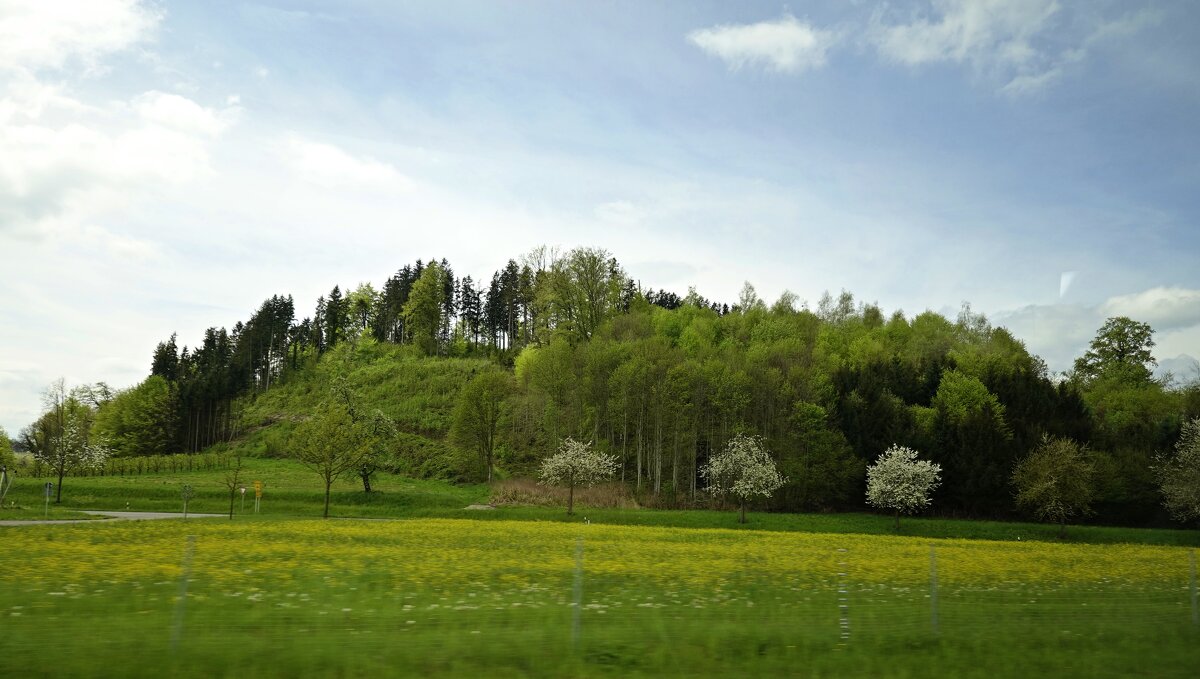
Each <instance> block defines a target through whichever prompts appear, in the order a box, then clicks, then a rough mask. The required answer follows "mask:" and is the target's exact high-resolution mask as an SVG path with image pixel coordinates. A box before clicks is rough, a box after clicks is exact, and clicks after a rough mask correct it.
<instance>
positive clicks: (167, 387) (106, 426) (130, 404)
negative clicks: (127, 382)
mask: <svg viewBox="0 0 1200 679" xmlns="http://www.w3.org/2000/svg"><path fill="white" fill-rule="evenodd" d="M175 399H176V395H175V394H174V393H173V392H172V388H171V384H170V383H169V382H168V381H167V380H166V379H164V378H163V377H160V376H158V375H151V376H150V377H147V378H146V379H145V380H144V381H142V383H141V384H139V385H137V386H136V387H132V388H130V389H126V390H124V391H120V392H118V393H117V394H116V395H115V396H114V397H113V398H112V399H111V400H109V401H107V402H105V403H103V404H102V405H101V406H100V408H99V409H98V410H97V412H96V422H95V425H94V432H95V434H96V435H97V436H98V437H100V438H101V439H103V440H104V441H106V442H107V443H108V445H109V447H110V448H112V451H113V455H116V456H120V457H125V456H132V455H165V454H167V453H170V452H171V448H172V446H173V445H174V441H172V438H171V437H172V432H173V431H174V427H175V423H174V421H173V419H174V413H175Z"/></svg>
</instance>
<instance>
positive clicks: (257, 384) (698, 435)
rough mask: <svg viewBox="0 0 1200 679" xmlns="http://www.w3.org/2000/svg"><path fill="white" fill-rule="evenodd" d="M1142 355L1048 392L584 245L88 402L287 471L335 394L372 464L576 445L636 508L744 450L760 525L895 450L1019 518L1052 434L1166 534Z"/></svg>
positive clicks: (858, 488) (1123, 339)
mask: <svg viewBox="0 0 1200 679" xmlns="http://www.w3.org/2000/svg"><path fill="white" fill-rule="evenodd" d="M1151 346H1153V340H1152V336H1151V330H1150V329H1149V327H1148V326H1144V325H1143V324H1140V323H1135V322H1133V321H1130V320H1129V319H1112V320H1110V323H1109V324H1106V326H1105V328H1104V329H1102V332H1101V333H1100V334H1099V335H1098V336H1097V339H1096V341H1095V342H1094V343H1093V347H1092V351H1090V352H1089V353H1088V355H1086V356H1083V357H1080V360H1079V362H1078V363H1077V364H1076V369H1075V370H1074V371H1072V372H1071V373H1070V374H1068V375H1066V376H1052V375H1050V374H1049V373H1048V371H1047V369H1046V366H1045V364H1044V363H1043V362H1042V360H1041V359H1039V358H1038V357H1036V356H1033V355H1031V354H1030V353H1029V352H1028V351H1027V350H1026V348H1025V347H1024V345H1023V344H1022V343H1021V341H1020V340H1019V339H1018V338H1015V337H1013V336H1012V335H1011V334H1010V333H1009V332H1008V331H1007V330H1005V329H1004V328H996V327H992V326H991V325H990V324H989V323H988V321H987V320H986V319H985V318H984V317H983V316H982V315H980V314H977V313H973V312H972V311H971V309H970V307H969V306H967V305H965V304H964V306H963V309H962V311H961V313H960V314H959V315H958V317H957V318H956V319H954V320H950V319H947V318H945V317H943V316H941V315H939V314H937V313H933V312H929V311H926V312H923V313H919V314H916V315H911V316H910V315H906V314H905V313H903V312H901V311H899V310H896V311H892V312H890V313H885V311H884V310H882V309H880V308H879V307H878V306H877V305H874V304H862V303H855V300H854V298H853V296H852V295H850V294H849V293H845V292H843V293H842V294H841V295H840V296H839V297H837V298H836V299H835V298H833V297H831V296H829V295H828V294H826V295H825V296H824V297H823V298H822V299H821V300H820V301H819V302H818V304H817V305H816V307H815V308H811V309H810V308H809V307H807V305H801V304H799V301H798V300H797V298H796V297H795V296H794V295H792V294H791V293H785V294H784V295H782V296H781V297H780V299H779V300H777V301H775V302H773V303H771V304H767V303H766V302H765V301H764V300H760V299H759V298H758V297H757V295H756V294H755V291H754V289H753V288H752V287H751V286H750V285H749V284H747V285H746V286H745V288H744V289H743V291H742V294H741V295H740V297H739V299H738V300H737V303H736V304H733V305H728V304H718V303H715V302H712V301H710V300H706V299H704V298H702V297H701V296H699V295H698V294H697V293H696V291H695V290H694V289H693V290H689V291H688V293H687V294H686V295H685V296H683V297H680V296H678V295H676V294H673V293H669V292H661V291H658V292H656V291H644V290H640V289H639V288H638V286H637V285H636V284H634V282H633V281H631V280H630V279H629V277H628V276H627V275H626V274H625V273H624V271H623V270H622V268H621V267H620V265H619V264H618V262H617V261H616V260H615V259H613V258H611V257H610V256H609V255H608V253H606V252H604V251H602V250H597V249H576V250H573V251H571V252H568V253H566V254H565V255H562V256H557V255H555V254H554V253H553V252H551V251H549V250H547V249H545V248H539V249H537V250H535V251H533V252H532V253H530V254H529V255H526V256H525V257H523V258H521V260H520V262H518V261H516V260H512V261H510V262H509V263H508V265H507V266H506V267H505V268H503V269H502V270H500V271H497V272H496V273H495V274H494V275H493V276H492V278H491V280H490V282H489V283H488V284H487V285H486V286H482V285H478V284H477V283H476V282H475V281H473V280H472V279H471V278H470V277H469V276H468V277H462V278H458V277H456V276H455V275H454V274H453V271H452V269H451V267H450V264H449V263H448V262H446V261H445V260H442V261H441V262H433V261H431V262H429V263H427V264H424V263H422V262H421V261H418V262H416V263H415V265H410V266H405V267H403V268H401V269H400V270H399V271H398V272H397V273H396V274H395V275H394V276H392V277H391V278H389V279H388V280H387V281H386V282H385V283H384V285H383V286H382V290H381V291H376V290H375V288H374V287H373V286H371V285H369V284H364V285H360V286H359V287H357V288H356V289H354V290H352V291H349V292H348V293H347V292H344V291H343V290H342V289H341V288H340V287H334V288H333V289H332V290H331V291H330V293H329V295H328V296H324V297H322V298H321V299H320V300H318V302H317V305H316V308H315V310H314V311H313V313H312V314H311V315H309V316H307V317H304V318H301V319H299V320H298V319H297V315H296V313H295V309H294V305H293V301H292V298H291V297H290V296H276V297H272V298H271V299H269V300H267V301H266V302H264V303H263V305H262V307H261V308H260V309H259V310H258V311H257V312H255V313H254V314H253V315H252V316H251V317H250V318H249V319H248V320H247V321H246V322H244V323H242V322H239V323H237V324H236V325H235V326H233V328H232V329H231V330H228V331H227V330H226V329H224V328H211V329H209V330H208V331H207V332H206V333H205V335H204V337H203V339H202V341H201V342H200V343H199V344H198V345H196V346H195V347H193V348H188V347H183V348H182V349H180V348H179V347H178V345H177V339H176V338H175V337H174V336H172V337H171V338H170V339H169V340H168V341H165V342H162V343H161V344H160V345H159V346H158V349H157V350H156V351H155V354H154V356H153V360H152V365H151V376H150V377H149V378H148V379H147V380H146V381H145V382H143V383H142V384H140V385H138V386H136V387H133V388H131V389H129V390H126V391H123V392H119V393H117V394H116V395H115V396H112V397H111V398H100V399H97V400H96V403H95V408H94V410H95V417H94V419H95V423H94V427H93V432H94V435H95V436H97V437H100V438H103V439H104V440H105V441H107V442H108V444H109V445H110V447H111V448H112V449H113V450H114V451H115V453H116V454H119V455H141V454H155V453H165V452H176V451H197V450H201V449H204V448H207V447H209V446H213V445H221V446H228V445H231V444H232V445H238V446H242V447H244V448H245V449H246V450H252V451H254V452H255V453H257V454H262V455H281V456H282V455H287V454H288V443H287V441H288V434H289V432H290V430H291V429H292V428H293V427H294V425H295V423H296V422H298V421H301V420H303V419H304V418H305V417H306V416H307V413H308V412H310V411H311V409H312V408H313V407H314V406H315V405H316V404H317V403H319V402H320V401H321V400H322V399H324V398H327V397H328V395H329V387H330V384H331V382H332V381H333V380H335V379H344V380H346V381H347V383H348V384H349V385H350V386H351V388H352V389H353V390H354V392H355V393H356V394H357V398H360V399H362V402H363V403H366V404H368V405H370V406H371V407H374V408H378V409H380V410H382V411H383V412H384V413H386V414H388V415H390V416H392V417H393V418H395V419H396V421H397V424H398V428H399V429H400V431H401V434H400V437H399V438H398V439H397V443H396V445H395V446H393V450H392V451H390V458H391V461H390V462H389V463H388V464H389V465H390V466H392V467H393V468H395V469H398V470H402V471H407V472H409V473H413V474H417V475H426V476H439V477H446V478H476V479H478V478H482V477H484V476H486V473H487V465H486V459H487V457H488V453H489V452H490V453H491V454H492V456H493V457H494V459H495V462H496V466H497V468H498V469H500V470H501V472H502V473H505V474H510V475H511V474H526V473H529V472H530V471H531V470H532V469H533V468H534V466H535V465H536V464H537V463H538V462H539V461H540V460H541V459H543V458H544V457H545V456H546V455H548V454H549V453H551V452H552V451H553V450H554V449H555V448H556V446H557V445H558V443H559V442H560V441H562V440H563V439H564V438H565V437H568V436H571V437H575V438H578V439H584V440H591V441H595V442H596V445H597V446H598V447H599V448H600V449H602V450H605V451H609V452H611V453H613V454H616V455H617V456H618V457H619V459H620V461H621V468H620V476H621V479H622V480H623V481H624V482H626V483H627V484H629V485H630V487H631V488H632V489H633V490H634V491H635V492H637V493H638V494H639V496H640V497H642V498H644V499H646V500H647V501H650V500H654V501H657V502H658V503H660V504H662V505H688V504H691V503H693V502H694V501H697V500H698V499H700V498H701V496H702V490H703V488H702V483H701V481H700V480H699V479H698V475H697V469H698V468H699V466H701V465H702V464H703V463H704V462H705V461H706V460H707V458H708V456H709V455H710V452H711V451H714V450H716V449H719V448H721V447H722V446H724V445H725V443H726V442H727V441H728V440H729V439H730V438H731V437H732V436H733V435H734V434H735V433H737V432H747V433H752V434H759V435H761V436H763V437H764V439H765V441H766V443H767V445H768V447H769V449H770V450H771V452H772V454H773V455H774V457H775V459H776V460H777V463H778V464H779V466H780V469H781V471H782V472H783V473H784V474H785V475H786V476H787V477H788V478H789V482H788V484H787V485H786V486H785V488H784V489H783V490H782V491H781V492H780V493H779V494H777V496H776V497H775V498H773V499H772V500H771V508H774V509H779V510H834V509H855V508H860V507H862V506H863V487H864V481H863V477H864V469H865V466H866V464H867V463H868V462H869V461H872V460H874V459H875V458H876V457H877V456H878V455H879V454H880V453H881V452H882V451H883V450H884V449H885V448H887V447H888V446H890V445H892V444H893V443H898V444H901V445H906V446H910V447H912V448H915V449H916V450H918V451H920V453H921V456H922V457H923V458H927V459H931V460H934V461H936V462H938V463H940V464H941V465H942V468H943V470H944V483H943V484H942V486H941V488H940V489H939V491H938V496H937V497H936V498H935V502H934V508H935V511H939V512H945V513H954V514H964V515H972V516H981V515H987V516H1005V515H1009V514H1011V513H1013V512H1014V508H1013V490H1012V485H1011V476H1012V470H1013V467H1014V465H1015V463H1016V462H1017V461H1018V460H1019V459H1021V458H1022V457H1024V456H1025V455H1027V454H1028V453H1029V452H1030V451H1031V450H1032V449H1033V448H1034V447H1035V446H1036V444H1037V443H1038V442H1039V441H1040V440H1041V438H1042V437H1043V436H1044V435H1047V434H1049V435H1053V436H1063V437H1069V438H1071V439H1074V440H1076V441H1079V442H1082V443H1085V444H1087V445H1088V446H1089V447H1090V449H1091V450H1092V453H1093V456H1094V460H1095V465H1096V468H1097V471H1098V474H1097V479H1098V498H1099V501H1098V503H1097V505H1096V507H1097V510H1098V515H1099V518H1100V519H1101V520H1104V521H1108V522H1121V523H1147V522H1158V521H1162V520H1165V514H1164V513H1163V512H1162V510H1161V508H1160V498H1159V496H1158V491H1157V488H1156V485H1155V483H1154V478H1153V474H1152V471H1151V466H1152V464H1153V458H1154V456H1155V454H1156V453H1157V452H1161V451H1166V450H1169V449H1170V448H1171V446H1172V445H1173V444H1174V442H1175V440H1176V439H1177V438H1178V435H1179V429H1180V423H1181V422H1182V421H1183V420H1184V418H1191V417H1196V416H1197V415H1200V386H1198V385H1197V384H1196V383H1195V382H1193V383H1191V384H1189V385H1183V386H1180V385H1178V384H1173V385H1168V384H1166V383H1164V382H1162V381H1156V380H1155V379H1153V378H1152V376H1151V370H1150V368H1151V367H1152V365H1153V362H1152V359H1151V358H1150V354H1149V348H1150V347H1151ZM489 408H490V409H493V410H494V415H495V417H494V419H495V432H496V435H495V437H494V438H490V439H489V440H488V441H486V442H484V441H483V439H482V438H481V437H480V436H477V435H475V433H474V432H475V430H476V429H478V427H479V426H480V423H479V422H478V420H479V413H481V412H484V411H486V410H487V409H489ZM472 413H475V414H474V415H473V414H472ZM43 419H45V418H43ZM37 432H38V423H35V425H32V426H31V427H30V428H29V429H27V431H26V432H25V434H26V438H27V439H28V442H29V445H31V446H36V445H38V444H37Z"/></svg>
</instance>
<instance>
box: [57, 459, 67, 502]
mask: <svg viewBox="0 0 1200 679" xmlns="http://www.w3.org/2000/svg"><path fill="white" fill-rule="evenodd" d="M65 467H66V465H65V464H64V463H60V464H59V465H58V488H57V489H56V490H55V497H54V504H56V505H58V504H62V480H63V474H64V473H65V472H66V468H65Z"/></svg>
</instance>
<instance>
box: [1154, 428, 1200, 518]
mask: <svg viewBox="0 0 1200 679" xmlns="http://www.w3.org/2000/svg"><path fill="white" fill-rule="evenodd" d="M1154 471H1155V473H1156V474H1157V475H1158V483H1159V487H1160V488H1161V490H1162V494H1163V505H1164V506H1166V508H1167V510H1168V511H1170V512H1171V515H1172V516H1174V517H1175V518H1176V519H1179V520H1180V521H1190V520H1192V519H1200V417H1197V418H1193V419H1192V420H1190V421H1188V422H1184V423H1183V430H1182V431H1181V432H1180V435H1179V442H1178V443H1176V444H1175V453H1174V454H1173V455H1164V456H1162V457H1160V458H1159V460H1158V464H1157V465H1156V466H1155V468H1154Z"/></svg>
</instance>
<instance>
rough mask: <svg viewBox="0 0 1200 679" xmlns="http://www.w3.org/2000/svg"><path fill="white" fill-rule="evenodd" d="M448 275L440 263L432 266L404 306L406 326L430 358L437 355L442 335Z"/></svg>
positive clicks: (413, 289)
mask: <svg viewBox="0 0 1200 679" xmlns="http://www.w3.org/2000/svg"><path fill="white" fill-rule="evenodd" d="M445 276H446V273H445V272H444V271H443V270H442V267H441V266H440V265H438V263H437V262H430V263H429V264H428V265H426V266H425V269H424V270H423V271H422V272H421V277H420V278H418V279H417V282H416V283H414V284H413V288H412V292H411V293H409V297H408V302H407V303H406V304H405V305H404V322H405V324H406V326H407V328H408V330H409V332H410V333H411V335H412V340H413V343H414V344H416V345H417V346H418V347H419V348H420V349H421V351H422V352H424V353H425V354H426V355H430V354H433V353H435V352H436V351H437V346H438V343H437V339H438V331H439V330H440V329H441V327H442V306H443V304H444V302H445V286H446V281H445Z"/></svg>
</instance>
